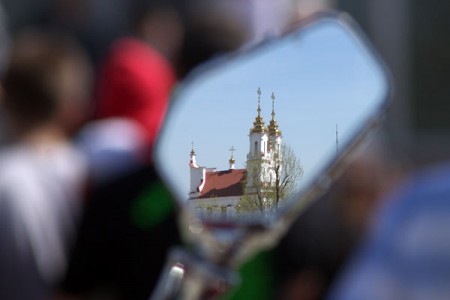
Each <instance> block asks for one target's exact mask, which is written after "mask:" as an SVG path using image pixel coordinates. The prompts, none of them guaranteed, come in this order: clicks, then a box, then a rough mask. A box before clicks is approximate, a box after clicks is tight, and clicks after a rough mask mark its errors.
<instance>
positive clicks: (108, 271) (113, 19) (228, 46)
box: [0, 0, 249, 299]
mask: <svg viewBox="0 0 450 300" xmlns="http://www.w3.org/2000/svg"><path fill="white" fill-rule="evenodd" d="M3 5H4V7H2V8H1V14H0V24H1V26H0V39H1V41H0V67H1V77H0V79H1V89H0V92H1V93H0V95H1V97H0V111H1V113H0V115H1V118H0V120H1V126H0V127H1V149H0V298H1V299H49V298H56V299H60V298H61V299H66V298H70V299H71V297H81V298H86V297H90V298H92V297H93V298H102V299H103V298H106V299H146V298H147V297H148V296H149V295H150V293H151V290H152V289H153V286H154V284H155V283H156V281H157V279H158V276H159V272H160V270H161V268H162V266H163V263H164V259H165V256H166V252H167V250H168V249H169V247H170V246H171V245H175V244H177V243H178V242H179V237H178V230H177V227H176V218H175V216H174V214H175V209H174V205H173V203H172V202H171V199H170V196H169V193H168V192H167V190H166V189H165V187H164V186H163V184H162V183H161V182H160V180H159V178H158V176H157V174H156V172H155V171H154V169H153V164H152V147H153V144H154V142H155V138H156V136H157V134H158V132H159V130H160V127H161V124H162V122H163V119H164V115H165V112H166V109H167V106H168V100H169V96H170V93H171V91H172V89H173V88H174V86H175V85H176V83H177V82H178V80H180V79H181V78H183V77H184V76H185V75H186V74H187V73H188V72H189V71H190V70H191V69H192V68H194V67H195V66H196V65H198V64H199V63H201V62H203V61H205V60H207V59H209V58H212V57H214V56H216V55H219V54H223V53H226V52H229V51H232V50H235V49H237V48H238V47H239V46H241V45H242V44H244V43H245V42H246V41H248V37H249V33H248V32H247V30H246V28H248V27H249V26H248V24H247V23H248V21H247V20H246V19H245V18H243V14H237V13H233V6H232V5H228V4H225V3H222V2H221V1H184V0H169V1H167V0H164V1H162V0H151V1H145V0H133V1H113V2H111V1H36V2H35V1H5V2H4V4H3ZM234 11H235V12H237V10H236V9H235V8H234Z"/></svg>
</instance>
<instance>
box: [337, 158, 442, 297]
mask: <svg viewBox="0 0 450 300" xmlns="http://www.w3.org/2000/svg"><path fill="white" fill-rule="evenodd" d="M449 170H450V169H449V166H448V164H442V165H438V166H434V167H429V168H427V169H425V170H422V171H421V172H418V173H416V174H414V175H412V176H410V177H409V178H408V179H407V180H406V181H405V182H404V183H403V184H402V185H401V186H400V187H399V188H398V189H397V190H396V191H395V192H394V193H392V194H391V195H390V196H389V197H388V198H387V199H386V201H385V202H384V203H383V205H381V206H380V207H379V209H378V210H377V212H376V213H375V214H374V216H373V218H372V223H373V224H372V225H373V226H372V228H371V230H370V232H369V233H368V235H367V236H366V237H365V239H364V241H363V243H362V245H361V246H360V247H359V249H358V251H357V252H356V253H355V255H354V257H352V259H351V260H350V262H349V264H348V265H347V267H346V269H345V270H344V272H343V274H342V275H341V276H340V278H339V280H337V282H336V283H335V286H334V288H333V289H332V290H331V292H330V295H329V296H330V297H329V298H330V299H447V298H448V297H449V296H450V288H449V285H448V282H449V280H450V256H449V253H450V252H449V250H450V242H449V241H450V238H449V234H450V232H449V227H448V226H446V225H447V223H448V220H449V217H450V206H449V201H448V199H449V197H450V185H449V184H448V182H449V181H448V179H449V176H450V171H449Z"/></svg>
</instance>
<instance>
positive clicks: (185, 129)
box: [158, 22, 387, 198]
mask: <svg viewBox="0 0 450 300" xmlns="http://www.w3.org/2000/svg"><path fill="white" fill-rule="evenodd" d="M258 87H260V88H261V91H262V94H261V109H262V113H261V114H262V116H263V118H264V121H265V123H266V125H268V123H269V121H270V118H271V116H270V113H271V108H272V102H271V101H272V100H271V98H270V96H271V94H272V92H274V93H275V95H276V100H275V112H276V119H277V121H278V124H279V127H280V129H281V131H282V133H283V142H284V143H287V144H289V145H290V146H291V147H292V148H293V149H294V151H295V153H296V155H297V157H298V158H299V159H300V162H301V164H302V166H303V168H304V177H303V179H302V180H301V181H300V182H299V187H304V186H306V185H307V184H309V183H310V182H311V181H312V180H314V178H316V176H317V174H318V172H319V171H320V170H321V169H322V168H323V167H324V165H325V164H326V163H328V162H329V161H330V159H332V157H333V156H334V155H335V153H336V125H338V127H339V141H340V145H343V144H344V143H345V141H346V140H348V139H349V138H351V136H352V135H353V133H354V132H355V131H356V130H357V129H358V128H359V127H360V126H361V124H362V123H363V122H364V120H365V119H366V118H367V117H368V116H369V115H370V114H371V113H373V109H374V108H376V107H378V106H379V105H380V103H381V100H383V99H384V97H385V96H386V92H387V83H386V80H385V77H384V75H383V72H382V70H381V68H380V67H379V65H378V63H377V62H376V61H375V60H374V59H373V57H371V56H370V54H369V52H368V51H367V49H365V48H364V47H362V45H361V44H360V43H358V41H357V40H356V39H355V38H354V36H353V35H352V34H350V32H348V31H347V30H346V29H345V28H342V27H338V26H336V24H334V23H330V22H323V23H321V24H317V25H315V26H312V27H310V28H308V29H306V30H305V31H303V32H300V33H295V34H292V35H291V36H290V37H288V38H286V37H285V38H284V39H282V40H280V42H278V43H273V44H271V45H269V46H266V47H262V48H260V49H259V50H257V51H256V52H255V53H253V55H251V56H250V55H246V56H244V57H242V58H240V59H237V60H234V61H232V62H231V63H228V64H227V65H225V66H223V67H221V68H217V69H214V70H211V71H207V72H206V73H205V74H203V75H200V77H198V78H197V80H194V81H192V82H191V83H190V84H189V85H187V86H184V87H183V88H182V89H180V90H179V91H178V93H177V94H178V100H177V101H176V102H175V105H174V106H173V108H172V110H171V111H170V113H169V115H168V119H167V125H166V128H165V130H164V135H163V136H162V139H161V143H160V144H159V147H160V148H159V151H158V153H159V157H158V161H160V162H163V169H164V170H166V172H165V173H166V175H167V174H170V175H169V176H170V179H171V180H172V184H174V185H175V186H176V190H177V193H178V194H179V195H180V197H181V198H183V197H187V192H188V188H189V166H188V162H189V152H190V150H191V142H194V145H195V150H196V153H197V161H198V163H199V165H201V166H207V167H216V168H217V169H218V170H223V169H228V159H229V157H230V152H229V149H230V147H231V146H234V147H235V148H236V151H235V159H236V168H244V167H245V161H246V155H247V153H248V152H249V142H248V134H249V130H250V128H251V127H252V124H253V121H254V119H255V116H256V114H257V112H256V109H257V99H258V97H257V93H256V91H257V89H258Z"/></svg>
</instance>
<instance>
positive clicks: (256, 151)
mask: <svg viewBox="0 0 450 300" xmlns="http://www.w3.org/2000/svg"><path fill="white" fill-rule="evenodd" d="M254 155H255V156H257V155H258V142H255V150H254Z"/></svg>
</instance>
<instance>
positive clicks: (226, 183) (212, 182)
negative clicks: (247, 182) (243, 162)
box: [198, 169, 245, 198]
mask: <svg viewBox="0 0 450 300" xmlns="http://www.w3.org/2000/svg"><path fill="white" fill-rule="evenodd" d="M205 177H206V178H205V179H206V182H205V186H204V187H203V189H202V191H201V192H200V196H198V198H214V197H231V196H242V195H243V193H244V192H243V186H242V185H243V180H244V178H245V169H239V170H226V171H218V172H208V173H206V176H205Z"/></svg>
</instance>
